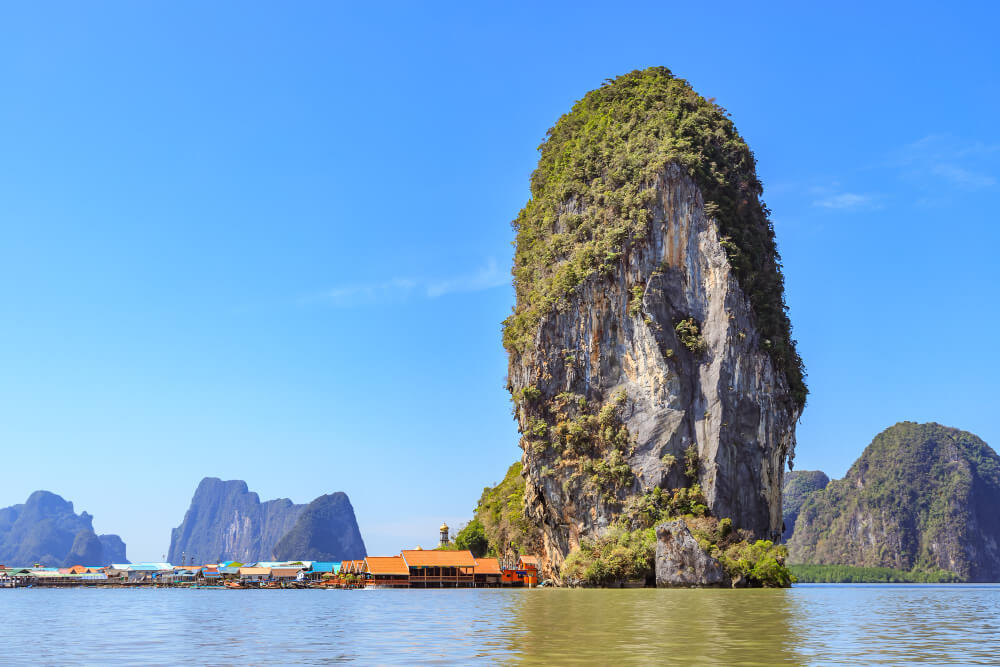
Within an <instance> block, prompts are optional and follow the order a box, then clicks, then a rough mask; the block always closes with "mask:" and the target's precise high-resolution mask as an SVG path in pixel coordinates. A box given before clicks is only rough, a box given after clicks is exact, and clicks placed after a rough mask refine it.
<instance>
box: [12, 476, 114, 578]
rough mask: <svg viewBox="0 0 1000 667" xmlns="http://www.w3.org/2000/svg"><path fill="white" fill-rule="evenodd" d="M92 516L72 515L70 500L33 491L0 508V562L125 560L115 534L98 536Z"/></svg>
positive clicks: (50, 563) (49, 563)
mask: <svg viewBox="0 0 1000 667" xmlns="http://www.w3.org/2000/svg"><path fill="white" fill-rule="evenodd" d="M93 521H94V518H93V517H92V516H91V515H90V514H88V513H87V512H80V514H76V513H75V512H74V511H73V503H71V502H69V501H67V500H64V499H63V498H62V497H61V496H58V495H56V494H54V493H50V492H49V491H35V492H34V493H32V494H31V495H30V496H28V499H27V500H26V501H25V502H24V504H22V505H12V506H11V507H5V508H3V509H0V563H3V564H15V565H34V564H39V565H45V566H50V567H56V568H58V567H70V566H73V565H106V564H108V563H127V562H128V561H127V560H126V559H125V543H124V542H123V541H122V539H121V538H120V537H118V536H117V535H98V534H96V533H95V532H94V526H93Z"/></svg>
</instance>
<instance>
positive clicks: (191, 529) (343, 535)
mask: <svg viewBox="0 0 1000 667" xmlns="http://www.w3.org/2000/svg"><path fill="white" fill-rule="evenodd" d="M367 555H368V554H367V551H366V549H365V543H364V540H363V539H362V538H361V531H360V529H359V528H358V522H357V519H356V518H355V516H354V508H353V507H352V506H351V502H350V500H349V499H348V497H347V495H346V494H345V493H342V492H337V493H332V494H328V495H323V496H320V497H319V498H316V499H315V500H313V501H312V502H311V503H309V504H307V505H296V504H295V503H293V502H292V501H291V500H288V499H287V498H280V499H277V500H268V501H265V502H261V501H260V497H259V496H258V495H257V494H256V493H254V492H252V491H250V490H249V488H248V487H247V483H246V482H244V481H242V480H229V481H222V480H221V479H218V478H216V477H206V478H205V479H203V480H202V481H201V483H200V484H199V485H198V488H197V489H196V490H195V492H194V497H193V498H192V499H191V506H190V507H189V508H188V511H187V513H186V514H185V515H184V520H183V521H182V522H181V525H180V526H178V527H177V528H175V529H174V530H173V531H172V532H171V535H170V550H169V552H168V556H167V559H168V560H169V561H170V562H172V563H181V564H184V563H196V562H224V561H239V562H242V563H254V562H259V561H272V560H273V561H283V560H289V559H302V560H315V561H342V560H349V559H363V558H364V557H365V556H367Z"/></svg>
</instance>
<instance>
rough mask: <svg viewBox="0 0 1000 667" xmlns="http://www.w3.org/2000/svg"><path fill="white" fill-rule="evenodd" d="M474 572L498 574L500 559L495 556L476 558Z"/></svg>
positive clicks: (478, 573)
mask: <svg viewBox="0 0 1000 667" xmlns="http://www.w3.org/2000/svg"><path fill="white" fill-rule="evenodd" d="M476 574H477V575H480V574H500V561H499V560H497V559H496V558H477V559H476Z"/></svg>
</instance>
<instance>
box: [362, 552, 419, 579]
mask: <svg viewBox="0 0 1000 667" xmlns="http://www.w3.org/2000/svg"><path fill="white" fill-rule="evenodd" d="M364 563H365V571H366V572H367V573H368V574H370V575H372V576H393V577H396V576H403V577H405V576H407V575H409V574H410V569H409V568H408V567H406V563H405V562H404V561H403V558H402V557H401V556H384V557H383V556H369V557H368V558H366V559H365V561H364Z"/></svg>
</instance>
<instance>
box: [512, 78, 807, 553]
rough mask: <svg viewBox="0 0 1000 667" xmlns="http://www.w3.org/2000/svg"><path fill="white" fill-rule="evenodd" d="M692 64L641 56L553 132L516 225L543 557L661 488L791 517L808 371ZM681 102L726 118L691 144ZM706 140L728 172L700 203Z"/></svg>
mask: <svg viewBox="0 0 1000 667" xmlns="http://www.w3.org/2000/svg"><path fill="white" fill-rule="evenodd" d="M679 81H680V80H677V79H673V77H672V76H671V75H670V74H669V72H666V71H665V70H661V69H657V70H647V71H645V72H639V73H633V74H631V75H627V76H626V77H622V78H620V79H619V80H616V81H615V82H612V83H610V84H609V85H608V86H606V87H605V88H602V89H600V90H599V91H595V92H593V93H591V94H588V96H587V97H586V98H585V99H584V100H583V101H581V102H580V103H578V105H577V107H574V111H573V112H571V113H570V114H568V115H567V116H564V117H563V119H561V120H560V122H559V124H557V126H556V128H553V130H551V131H550V139H549V140H548V142H547V143H546V144H545V145H543V147H542V160H541V161H540V163H539V169H538V171H536V173H535V175H533V177H532V194H533V199H532V201H531V202H529V204H528V206H527V207H526V208H525V210H524V211H522V212H521V215H520V216H519V218H518V220H517V221H515V223H514V224H515V228H516V229H517V230H518V240H517V251H516V254H515V268H514V276H515V287H516V290H517V295H518V303H517V306H515V312H514V314H513V315H512V316H511V317H510V318H508V320H507V321H506V322H505V332H504V335H505V345H506V346H507V349H508V351H509V353H510V359H509V369H508V380H509V388H510V390H511V394H512V396H513V399H514V402H515V410H516V416H517V419H518V422H519V426H520V430H521V432H522V434H523V437H522V441H521V445H522V448H523V449H524V456H523V462H524V475H525V479H526V492H525V501H526V511H527V514H528V516H529V517H530V518H531V520H533V521H534V523H535V524H536V525H537V526H538V527H539V529H540V532H541V542H542V545H541V546H542V548H543V551H544V555H545V566H546V568H547V569H548V570H549V571H552V568H553V567H555V566H558V565H559V564H560V563H561V562H562V560H563V558H564V557H565V555H566V554H567V553H568V552H569V551H570V550H571V549H573V548H574V547H575V546H577V545H578V544H579V541H580V540H581V539H583V538H587V537H594V536H597V535H600V534H602V533H603V532H604V531H605V530H606V529H607V528H608V527H609V526H610V524H611V523H612V522H613V521H615V520H616V519H617V518H618V517H619V516H620V514H621V513H622V511H623V509H626V508H627V507H628V506H629V505H630V503H634V502H636V501H637V499H639V498H641V497H642V496H643V495H644V494H647V493H648V492H650V491H651V490H652V489H654V488H656V487H660V488H662V489H673V488H680V487H691V486H693V485H694V484H698V485H700V487H701V491H702V492H703V493H704V495H705V498H706V499H707V503H708V506H709V508H710V510H711V512H712V514H713V515H715V516H718V517H729V518H731V519H732V521H733V523H734V525H735V526H737V527H738V528H744V529H747V530H750V531H752V532H753V533H754V534H756V535H758V536H760V537H772V538H774V537H777V536H778V535H780V533H781V529H782V508H781V489H782V482H783V477H782V476H783V471H784V466H785V463H786V461H787V460H788V459H789V457H790V456H791V455H792V453H793V449H794V443H795V435H794V434H795V422H796V421H797V419H798V416H799V414H800V412H801V408H802V404H803V401H804V397H805V388H804V385H803V384H801V378H802V375H801V366H800V362H799V361H798V357H797V355H796V354H795V353H794V341H791V339H790V337H789V325H788V320H787V317H786V316H785V315H784V305H783V297H782V289H781V286H782V283H781V277H780V271H779V270H778V268H777V264H776V262H777V260H776V252H775V251H774V242H773V231H772V230H771V228H770V223H769V222H767V219H766V209H764V208H763V205H762V204H761V203H760V201H759V198H758V196H759V184H758V183H757V181H756V176H755V175H753V162H752V160H753V158H752V154H750V153H749V150H748V149H746V148H745V144H742V141H741V140H739V137H738V135H735V130H733V129H732V126H731V123H730V124H727V123H728V120H726V119H725V118H724V116H723V115H721V114H720V113H719V112H718V108H717V107H714V105H711V104H710V103H707V102H705V101H704V100H703V99H702V98H700V97H698V96H697V95H696V94H695V93H693V91H691V90H690V88H688V87H687V85H686V83H684V82H679ZM678 82H679V83H678ZM592 97H593V98H594V99H591V98H592ZM623 105H624V106H623ZM706 105H707V106H706ZM685 113H687V114H689V115H690V116H691V117H692V118H702V119H703V120H704V123H706V124H707V126H712V127H715V129H713V130H710V131H709V130H706V131H705V132H704V133H703V135H704V136H702V135H698V136H696V137H694V139H693V140H692V141H694V142H695V143H697V141H701V140H702V139H704V141H705V142H706V143H705V144H704V146H702V148H701V152H700V153H698V154H693V153H683V152H678V151H680V149H679V148H677V147H678V146H682V145H683V146H690V145H691V144H692V141H687V143H685V144H680V143H677V142H675V139H678V133H682V132H683V131H684V130H683V128H684V127H686V126H685V121H684V120H683V115H684V114H685ZM629 114H632V115H631V116H630V115H629ZM658 114H662V115H658ZM678 114H680V117H681V118H682V120H681V121H677V118H678ZM577 116H580V118H577ZM689 120H690V119H689ZM698 122H702V121H698ZM678 123H679V125H678ZM713 123H714V124H715V125H714V126H713V125H712V124H713ZM595 124H596V126H597V127H600V128H603V129H601V130H599V131H597V136H596V138H595V137H594V136H593V133H594V132H595V130H593V127H594V126H595ZM588 133H590V134H588ZM718 137H722V139H723V140H724V141H722V143H721V144H719V145H718V146H716V145H715V144H714V143H712V142H715V141H716V138H718ZM657 142H660V143H657ZM637 146H639V147H642V146H646V147H651V148H648V150H647V152H646V153H643V152H642V150H641V149H639V148H636V147H637ZM739 147H742V148H739ZM675 149H677V150H675ZM737 149H738V150H737ZM685 150H687V149H685ZM616 151H617V152H618V153H616ZM716 154H717V155H716ZM706 156H707V157H706ZM708 158H711V159H712V160H713V161H712V162H711V170H712V171H711V173H712V174H714V176H713V178H715V181H711V182H715V183H720V182H721V183H727V182H728V181H733V183H730V185H728V186H725V187H723V186H713V187H715V189H714V190H709V192H711V194H712V196H713V197H715V200H714V201H711V202H709V203H706V198H705V188H706V187H708V186H707V185H706V183H709V180H706V178H707V177H706V176H705V174H704V173H703V172H704V169H702V168H701V167H698V166H697V165H698V164H702V161H704V162H705V164H706V165H707V161H708ZM630 160H631V163H630ZM716 160H717V161H716ZM724 160H728V161H729V162H731V163H733V164H736V163H738V164H739V165H740V166H739V167H738V168H736V167H734V168H733V170H729V171H727V170H726V169H724V168H722V167H719V168H718V169H719V170H718V171H717V170H716V167H717V164H721V163H722V162H723V161H724ZM691 161H698V162H691ZM708 168H709V167H707V166H705V169H708ZM727 179H728V181H727ZM594 183H599V184H602V185H599V186H595V185H594ZM595 188H596V189H597V190H596V191H595ZM720 202H721V203H720ZM720 228H724V229H725V232H726V235H723V233H722V232H720ZM581 230H583V231H581ZM754 271H756V274H754V275H753V276H751V275H750V274H751V273H753V272H754ZM758 274H759V275H758ZM759 276H767V280H766V281H765V280H764V278H760V277H759ZM755 281H756V282H755ZM744 286H746V287H747V288H749V289H752V290H753V294H754V295H755V297H756V301H754V300H752V299H749V298H748V296H747V293H746V292H745V291H744ZM762 295H766V296H762ZM768 318H769V319H768ZM762 322H763V323H764V324H763V325H762V324H761V323H762ZM764 326H766V328H767V335H764V334H762V331H761V329H762V328H763V327H764ZM790 382H793V383H796V389H795V391H793V389H792V388H791V387H790Z"/></svg>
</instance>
